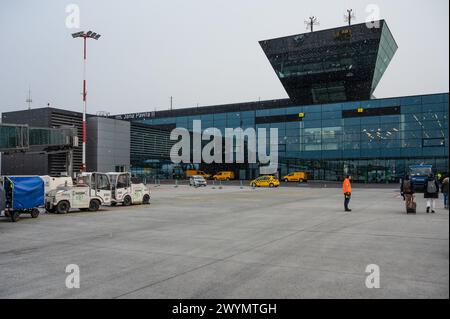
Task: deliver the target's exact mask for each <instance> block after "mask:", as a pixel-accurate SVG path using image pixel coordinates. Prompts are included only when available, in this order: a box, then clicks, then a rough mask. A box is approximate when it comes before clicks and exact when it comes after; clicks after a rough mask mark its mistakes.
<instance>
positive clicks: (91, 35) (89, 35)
mask: <svg viewBox="0 0 450 319" xmlns="http://www.w3.org/2000/svg"><path fill="white" fill-rule="evenodd" d="M72 37H73V38H83V158H82V163H81V171H82V172H85V171H86V95H87V92H86V42H87V41H86V40H87V39H88V38H91V39H94V40H98V39H99V38H100V34H98V33H95V32H92V31H88V32H86V33H85V32H84V31H80V32H77V33H73V34H72Z"/></svg>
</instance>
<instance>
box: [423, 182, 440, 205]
mask: <svg viewBox="0 0 450 319" xmlns="http://www.w3.org/2000/svg"><path fill="white" fill-rule="evenodd" d="M423 197H424V198H426V199H427V213H429V212H430V209H431V213H433V214H434V212H435V211H434V210H435V208H436V199H437V198H439V184H438V182H437V180H436V178H435V177H434V175H433V174H430V175H428V180H427V183H426V184H425V191H424V195H423Z"/></svg>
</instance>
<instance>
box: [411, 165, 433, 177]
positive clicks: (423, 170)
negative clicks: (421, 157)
mask: <svg viewBox="0 0 450 319" xmlns="http://www.w3.org/2000/svg"><path fill="white" fill-rule="evenodd" d="M410 173H411V176H428V175H429V174H430V173H431V167H416V168H411V172H410Z"/></svg>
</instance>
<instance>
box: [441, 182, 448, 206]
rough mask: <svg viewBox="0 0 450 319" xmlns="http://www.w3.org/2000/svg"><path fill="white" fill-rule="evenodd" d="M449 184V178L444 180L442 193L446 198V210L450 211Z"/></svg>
mask: <svg viewBox="0 0 450 319" xmlns="http://www.w3.org/2000/svg"><path fill="white" fill-rule="evenodd" d="M448 183H449V179H448V176H446V177H445V178H444V180H443V181H442V186H441V192H442V195H443V196H444V207H445V209H448Z"/></svg>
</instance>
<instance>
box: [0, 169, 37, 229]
mask: <svg viewBox="0 0 450 319" xmlns="http://www.w3.org/2000/svg"><path fill="white" fill-rule="evenodd" d="M2 184H3V185H2V186H3V192H4V198H5V205H4V206H5V215H6V216H9V217H10V218H11V220H12V221H13V222H15V221H17V220H18V219H19V216H20V214H22V213H28V214H31V217H33V218H36V217H38V216H39V209H38V207H42V206H44V200H45V190H44V181H43V180H42V179H41V178H40V177H39V176H4V177H3V178H2Z"/></svg>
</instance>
